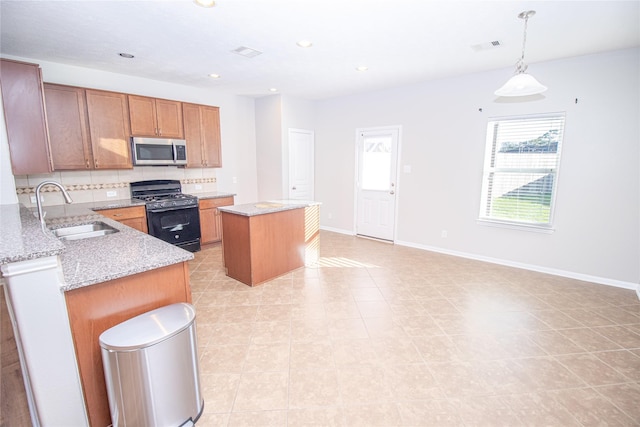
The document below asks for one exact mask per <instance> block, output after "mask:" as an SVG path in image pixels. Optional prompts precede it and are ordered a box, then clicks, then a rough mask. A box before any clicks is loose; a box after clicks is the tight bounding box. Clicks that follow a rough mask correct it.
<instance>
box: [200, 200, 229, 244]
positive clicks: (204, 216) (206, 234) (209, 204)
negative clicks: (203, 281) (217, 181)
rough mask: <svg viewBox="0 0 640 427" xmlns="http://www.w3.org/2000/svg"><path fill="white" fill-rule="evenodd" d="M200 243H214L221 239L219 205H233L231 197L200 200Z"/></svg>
mask: <svg viewBox="0 0 640 427" xmlns="http://www.w3.org/2000/svg"><path fill="white" fill-rule="evenodd" d="M199 204H200V234H201V236H200V243H201V244H203V245H206V244H208V243H216V242H219V241H221V240H222V219H221V217H220V211H219V210H218V207H219V206H231V205H233V196H232V197H220V198H217V199H203V200H200V203H199Z"/></svg>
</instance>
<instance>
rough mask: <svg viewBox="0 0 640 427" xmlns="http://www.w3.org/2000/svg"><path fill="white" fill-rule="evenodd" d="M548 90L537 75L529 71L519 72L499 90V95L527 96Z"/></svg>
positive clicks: (496, 92) (497, 93) (497, 92)
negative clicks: (528, 72)
mask: <svg viewBox="0 0 640 427" xmlns="http://www.w3.org/2000/svg"><path fill="white" fill-rule="evenodd" d="M545 90H547V87H546V86H544V85H542V84H541V83H540V82H539V81H538V80H536V78H535V77H533V76H532V75H531V74H527V73H518V74H516V75H515V76H513V77H511V78H510V79H509V80H507V82H506V83H505V84H504V85H503V86H502V87H501V88H500V89H498V90H497V91H495V94H496V95H497V96H527V95H536V94H538V93H542V92H544V91H545Z"/></svg>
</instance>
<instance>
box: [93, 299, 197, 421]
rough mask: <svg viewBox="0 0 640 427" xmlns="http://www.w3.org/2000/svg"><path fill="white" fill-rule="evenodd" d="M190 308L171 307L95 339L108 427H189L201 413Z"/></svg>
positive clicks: (194, 334)
mask: <svg viewBox="0 0 640 427" xmlns="http://www.w3.org/2000/svg"><path fill="white" fill-rule="evenodd" d="M195 317H196V313H195V310H194V308H193V306H192V305H190V304H186V303H178V304H172V305H168V306H165V307H161V308H158V309H156V310H153V311H150V312H148V313H144V314H141V315H139V316H137V317H134V318H132V319H129V320H127V321H125V322H122V323H120V324H118V325H116V326H114V327H112V328H110V329H108V330H106V331H104V332H103V333H102V334H101V335H100V348H101V351H102V363H103V366H104V375H105V380H106V384H107V394H108V397H109V409H110V411H111V419H112V422H113V426H114V427H121V426H129V427H131V426H136V427H137V426H145V427H152V426H154V427H155V426H157V427H160V426H162V427H164V426H167V427H177V426H188V425H193V424H195V422H196V421H197V420H198V418H199V417H200V415H201V414H202V410H203V409H204V399H203V397H202V394H201V392H200V378H199V371H198V356H197V347H196V330H195Z"/></svg>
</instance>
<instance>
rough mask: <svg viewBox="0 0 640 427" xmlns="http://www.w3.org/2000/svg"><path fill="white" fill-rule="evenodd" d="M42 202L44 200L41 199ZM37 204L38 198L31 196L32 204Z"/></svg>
mask: <svg viewBox="0 0 640 427" xmlns="http://www.w3.org/2000/svg"><path fill="white" fill-rule="evenodd" d="M40 200H42V197H40ZM35 202H36V196H31V203H35Z"/></svg>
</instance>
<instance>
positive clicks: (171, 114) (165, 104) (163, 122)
mask: <svg viewBox="0 0 640 427" xmlns="http://www.w3.org/2000/svg"><path fill="white" fill-rule="evenodd" d="M155 101H156V115H157V116H156V117H157V123H158V136H161V137H163V138H178V139H182V138H184V130H183V128H182V103H181V102H178V101H169V100H166V99H156V100H155Z"/></svg>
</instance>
